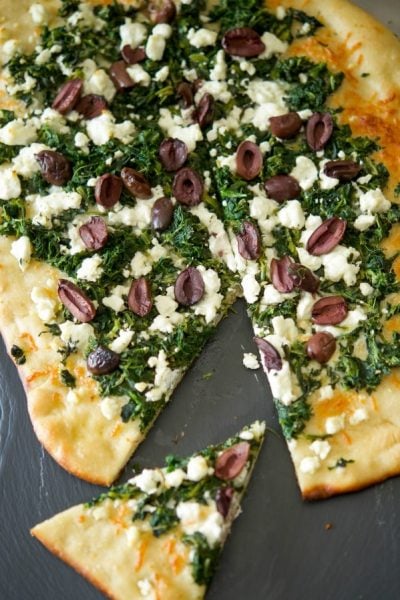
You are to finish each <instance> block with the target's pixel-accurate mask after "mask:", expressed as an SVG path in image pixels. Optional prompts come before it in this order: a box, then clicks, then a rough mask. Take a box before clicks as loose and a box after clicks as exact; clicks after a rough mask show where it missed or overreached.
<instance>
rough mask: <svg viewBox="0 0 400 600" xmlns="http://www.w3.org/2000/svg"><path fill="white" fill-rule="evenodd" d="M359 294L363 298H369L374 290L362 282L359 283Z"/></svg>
mask: <svg viewBox="0 0 400 600" xmlns="http://www.w3.org/2000/svg"><path fill="white" fill-rule="evenodd" d="M360 292H361V293H362V295H363V296H370V295H371V294H373V293H374V288H373V287H372V285H370V284H369V283H367V282H366V281H362V282H361V283H360Z"/></svg>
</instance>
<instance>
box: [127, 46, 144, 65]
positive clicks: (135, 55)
mask: <svg viewBox="0 0 400 600" xmlns="http://www.w3.org/2000/svg"><path fill="white" fill-rule="evenodd" d="M121 56H122V58H123V59H124V61H125V62H126V64H127V65H136V64H137V63H140V62H142V61H143V60H145V59H146V52H145V50H144V48H132V46H129V44H125V46H124V47H123V48H122V50H121Z"/></svg>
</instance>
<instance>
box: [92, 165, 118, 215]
mask: <svg viewBox="0 0 400 600" xmlns="http://www.w3.org/2000/svg"><path fill="white" fill-rule="evenodd" d="M121 192H122V180H121V178H120V177H117V175H113V174H112V173H104V175H102V176H101V177H99V179H98V180H97V182H96V186H95V188H94V197H95V199H96V202H97V204H100V206H104V208H112V207H113V206H114V205H115V204H117V202H118V201H119V199H120V197H121Z"/></svg>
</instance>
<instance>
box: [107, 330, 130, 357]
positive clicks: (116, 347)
mask: <svg viewBox="0 0 400 600" xmlns="http://www.w3.org/2000/svg"><path fill="white" fill-rule="evenodd" d="M132 338H133V331H130V330H129V329H121V330H120V332H119V333H118V337H116V338H115V340H113V341H112V342H111V344H109V348H110V350H112V351H113V352H116V353H117V354H121V352H124V350H126V349H127V348H128V346H129V344H130V343H131V341H132Z"/></svg>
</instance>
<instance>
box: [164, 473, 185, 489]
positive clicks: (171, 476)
mask: <svg viewBox="0 0 400 600" xmlns="http://www.w3.org/2000/svg"><path fill="white" fill-rule="evenodd" d="M164 479H165V485H166V486H167V487H168V488H173V487H174V488H178V487H179V486H181V485H182V483H183V481H184V480H185V479H186V473H185V471H184V470H183V469H175V470H174V471H171V472H170V473H167V472H165V471H164Z"/></svg>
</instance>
